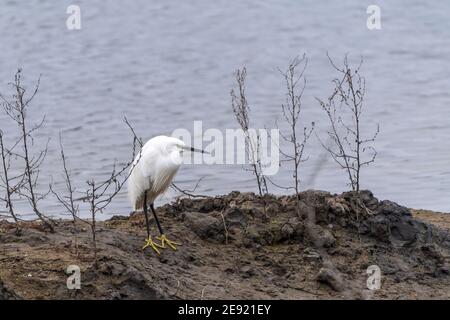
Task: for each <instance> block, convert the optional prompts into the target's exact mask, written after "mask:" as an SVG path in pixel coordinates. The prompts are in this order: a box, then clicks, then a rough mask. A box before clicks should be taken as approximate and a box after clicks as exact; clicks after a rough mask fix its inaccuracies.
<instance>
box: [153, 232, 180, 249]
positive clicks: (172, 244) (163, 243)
mask: <svg viewBox="0 0 450 320" xmlns="http://www.w3.org/2000/svg"><path fill="white" fill-rule="evenodd" d="M156 239H158V240H159V241H161V245H160V248H165V247H166V244H167V245H168V246H169V247H171V248H172V249H173V250H177V247H176V246H181V243H178V242H175V241H172V240H169V239H167V237H166V235H165V234H162V235H161V237H156Z"/></svg>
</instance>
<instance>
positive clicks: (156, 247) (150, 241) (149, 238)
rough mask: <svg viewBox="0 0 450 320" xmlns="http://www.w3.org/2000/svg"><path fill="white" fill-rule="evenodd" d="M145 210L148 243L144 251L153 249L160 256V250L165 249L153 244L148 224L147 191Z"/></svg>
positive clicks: (145, 194) (145, 193)
mask: <svg viewBox="0 0 450 320" xmlns="http://www.w3.org/2000/svg"><path fill="white" fill-rule="evenodd" d="M152 206H153V205H152ZM143 209H144V215H145V223H146V224H147V240H145V241H146V243H145V245H144V247H143V248H142V249H145V248H147V247H151V248H152V249H153V250H154V251H155V252H156V253H157V254H160V252H159V250H158V248H164V247H163V245H160V244H157V243H155V242H153V240H152V237H151V236H150V223H149V222H148V208H147V191H145V192H144V204H143Z"/></svg>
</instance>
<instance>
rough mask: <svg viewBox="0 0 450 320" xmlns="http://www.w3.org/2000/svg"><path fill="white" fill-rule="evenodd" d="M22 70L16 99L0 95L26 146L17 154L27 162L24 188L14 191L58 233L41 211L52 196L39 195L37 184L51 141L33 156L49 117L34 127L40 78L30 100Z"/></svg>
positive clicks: (15, 86)
mask: <svg viewBox="0 0 450 320" xmlns="http://www.w3.org/2000/svg"><path fill="white" fill-rule="evenodd" d="M21 80H22V71H21V70H20V69H19V70H18V71H17V73H16V74H15V76H14V82H13V83H11V85H12V87H13V89H14V92H15V93H14V94H13V97H12V100H11V101H10V100H8V99H6V98H5V97H4V96H3V95H0V98H1V100H2V101H3V107H4V110H5V112H6V114H7V115H8V116H9V117H10V118H11V119H12V120H13V121H14V122H15V123H16V124H17V126H18V127H19V130H20V137H21V138H20V140H19V141H20V143H21V145H22V152H20V153H15V156H16V157H17V158H20V159H22V160H23V163H24V173H23V179H24V183H22V184H21V185H20V188H16V189H14V191H15V192H16V193H18V194H19V195H20V196H22V197H25V198H26V199H27V200H28V202H29V203H30V205H31V207H32V209H33V212H34V213H35V214H36V216H37V217H38V218H39V219H40V220H41V221H42V222H43V224H44V225H45V226H46V227H47V228H48V229H50V231H52V232H53V231H54V228H53V224H54V222H53V221H52V220H51V219H49V218H47V217H46V216H45V215H44V214H43V213H42V212H41V211H40V209H39V206H38V202H39V201H40V200H42V199H44V198H45V197H46V195H47V194H48V192H47V193H45V194H38V193H37V192H36V188H37V183H38V180H39V173H40V167H41V164H42V162H43V161H44V159H45V156H46V154H47V150H48V142H47V145H46V146H45V148H43V149H41V150H38V151H37V152H36V153H35V154H34V155H33V154H32V153H31V148H32V146H33V144H34V143H33V142H34V139H33V133H35V131H37V130H39V129H40V128H41V127H42V126H43V124H44V121H45V116H44V117H43V118H42V119H41V120H40V121H39V122H38V123H36V124H34V125H33V126H32V127H31V128H30V127H29V123H28V118H27V114H28V110H29V108H30V103H31V102H32V100H33V99H34V97H35V96H36V94H37V92H38V90H39V85H40V78H39V79H38V81H37V83H36V86H35V88H34V91H33V93H32V94H31V95H30V96H29V97H26V89H25V88H24V87H23V86H22V82H21Z"/></svg>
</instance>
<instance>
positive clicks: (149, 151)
mask: <svg viewBox="0 0 450 320" xmlns="http://www.w3.org/2000/svg"><path fill="white" fill-rule="evenodd" d="M159 156H160V155H159V150H158V149H157V148H155V147H154V146H152V145H145V146H144V147H143V148H142V155H141V159H140V160H139V165H138V167H139V169H140V171H141V174H142V176H144V177H146V178H150V180H152V179H154V178H155V176H156V170H157V168H156V166H157V163H158V157H159Z"/></svg>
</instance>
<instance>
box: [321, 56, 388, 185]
mask: <svg viewBox="0 0 450 320" xmlns="http://www.w3.org/2000/svg"><path fill="white" fill-rule="evenodd" d="M328 59H329V62H330V64H331V66H332V67H333V69H334V70H335V71H337V72H338V74H339V77H338V78H336V79H334V80H333V85H334V89H333V93H332V94H331V95H330V96H329V97H328V99H327V100H325V101H324V100H321V99H319V98H316V99H317V100H318V102H319V104H320V106H321V107H322V109H323V110H324V111H325V113H326V115H327V117H328V121H329V124H330V129H329V130H328V131H327V135H328V139H329V141H330V142H331V145H330V146H329V145H326V144H325V143H323V142H322V140H320V138H319V140H320V143H321V144H322V147H323V148H324V149H325V150H326V151H327V152H328V153H329V154H330V155H331V157H332V158H333V160H334V161H335V162H336V163H337V164H338V165H339V167H340V168H342V169H343V170H345V171H346V173H347V177H348V181H349V185H350V186H351V188H352V190H353V191H356V192H359V190H360V182H361V169H362V167H364V166H367V165H369V164H371V163H373V162H374V161H375V158H376V156H377V152H376V150H375V148H374V147H373V146H372V145H371V143H373V142H374V141H375V139H376V138H377V136H378V133H379V131H380V128H379V125H377V128H376V130H375V133H374V134H373V135H372V136H371V137H370V138H364V137H363V136H362V132H361V128H362V125H363V123H362V112H363V110H364V108H363V106H364V96H365V92H366V83H365V79H364V77H363V76H361V74H360V70H361V66H362V63H363V60H362V59H361V60H360V63H359V65H358V66H357V67H356V68H353V69H352V68H351V66H350V65H349V62H348V57H347V56H345V58H344V62H343V65H342V67H338V66H337V65H336V64H335V63H334V62H333V60H332V59H331V58H330V57H329V56H328ZM347 115H348V116H347Z"/></svg>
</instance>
